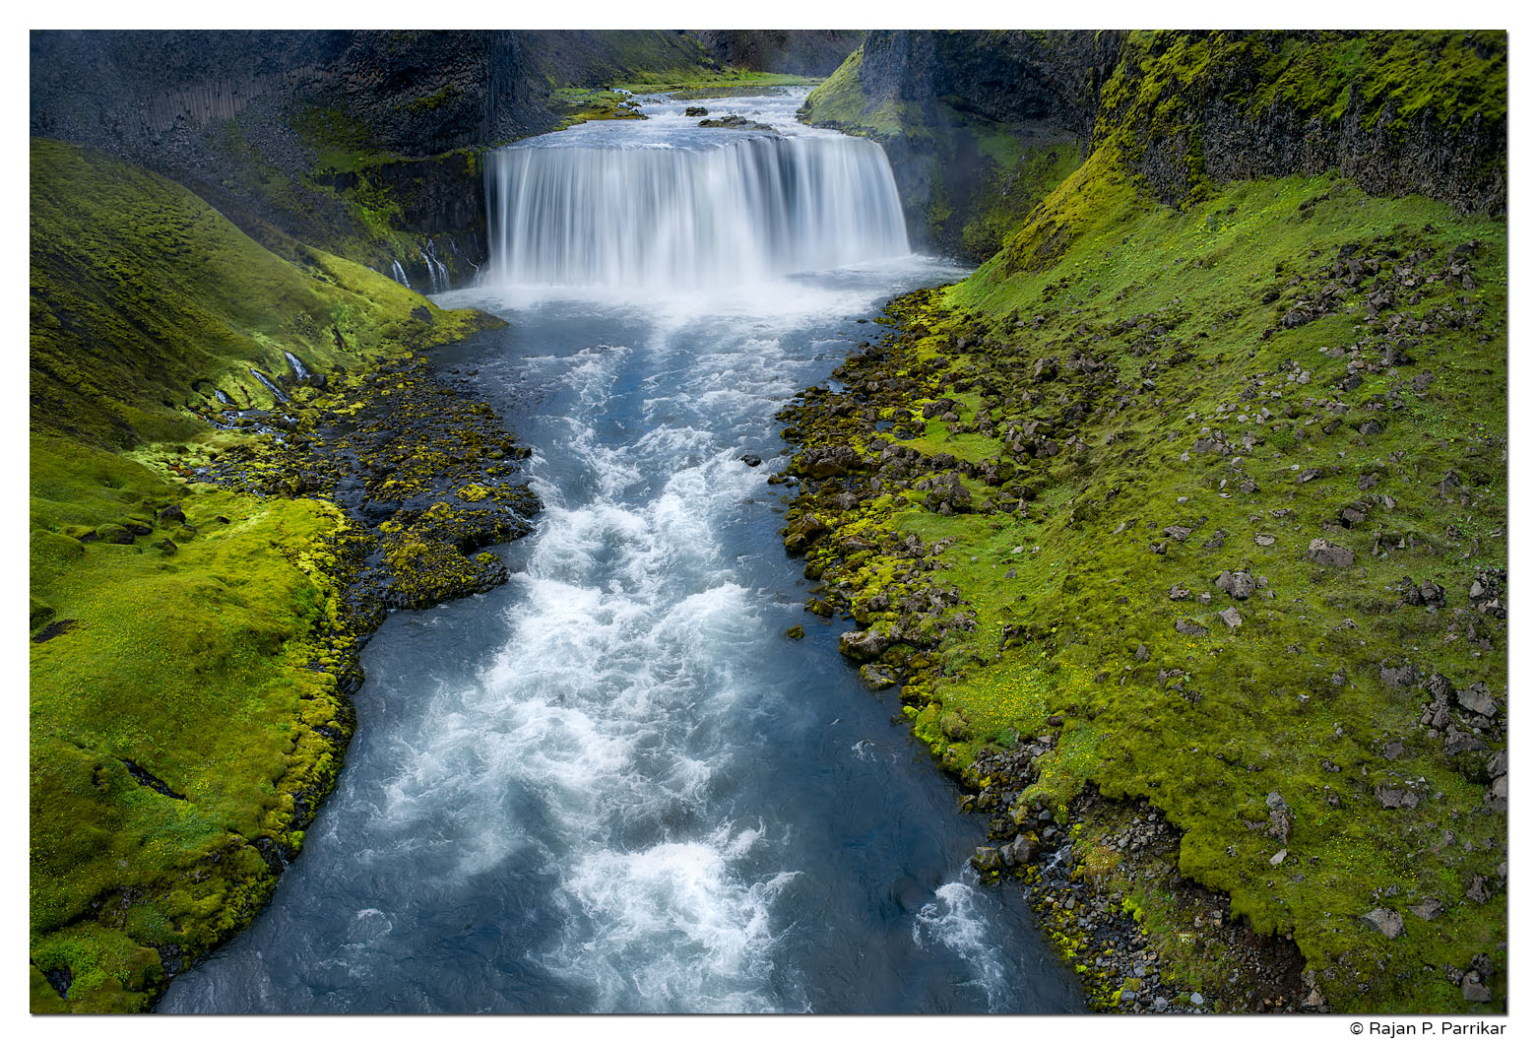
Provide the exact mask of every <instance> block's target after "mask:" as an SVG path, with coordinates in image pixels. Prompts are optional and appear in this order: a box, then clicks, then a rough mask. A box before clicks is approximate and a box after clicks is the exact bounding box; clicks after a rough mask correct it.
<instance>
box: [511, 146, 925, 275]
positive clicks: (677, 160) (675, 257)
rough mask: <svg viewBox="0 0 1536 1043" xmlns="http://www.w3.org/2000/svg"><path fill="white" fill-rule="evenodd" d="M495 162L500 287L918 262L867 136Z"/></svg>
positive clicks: (551, 153)
mask: <svg viewBox="0 0 1536 1043" xmlns="http://www.w3.org/2000/svg"><path fill="white" fill-rule="evenodd" d="M489 159H490V161H489V163H487V165H486V192H487V197H488V204H489V213H490V220H491V270H490V273H489V275H488V280H489V281H492V282H504V283H533V284H551V283H553V284H565V285H605V286H624V285H630V286H664V287H673V288H676V287H683V288H687V287H694V286H707V285H720V284H731V283H742V282H751V281H755V280H759V279H763V278H768V277H773V276H778V275H785V274H788V273H791V272H801V271H820V270H823V269H827V268H835V267H838V266H841V265H845V264H851V263H854V262H858V261H871V260H878V259H882V258H889V257H899V256H905V255H906V254H908V253H909V252H910V250H909V248H908V246H907V233H906V223H905V221H904V220H903V218H902V213H901V203H900V201H899V200H898V199H897V195H896V183H895V180H894V179H893V178H892V176H891V168H890V164H889V163H888V162H887V161H886V158H885V153H884V151H883V150H881V148H880V146H879V145H876V144H875V143H873V142H870V141H865V140H862V139H859V138H845V137H819V136H804V137H795V136H786V137H778V136H772V137H770V136H742V137H737V138H734V140H730V141H727V142H723V143H720V144H704V145H702V146H699V147H694V146H692V145H689V146H683V147H676V146H665V147H629V148H601V147H587V146H582V147H559V146H553V147H551V146H532V147H514V148H510V149H504V150H502V151H499V152H495V153H492V154H491V155H490V157H489Z"/></svg>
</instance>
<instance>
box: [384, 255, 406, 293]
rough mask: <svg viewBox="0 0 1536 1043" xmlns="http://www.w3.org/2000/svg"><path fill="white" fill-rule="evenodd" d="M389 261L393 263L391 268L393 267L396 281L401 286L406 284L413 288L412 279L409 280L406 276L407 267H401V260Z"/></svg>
mask: <svg viewBox="0 0 1536 1043" xmlns="http://www.w3.org/2000/svg"><path fill="white" fill-rule="evenodd" d="M389 263H390V265H391V268H392V271H393V274H394V277H395V282H397V283H399V284H400V285H401V286H404V287H405V288H406V289H407V290H409V289H410V288H411V280H409V279H407V278H406V277H405V269H404V268H402V267H400V262H399V261H390V262H389Z"/></svg>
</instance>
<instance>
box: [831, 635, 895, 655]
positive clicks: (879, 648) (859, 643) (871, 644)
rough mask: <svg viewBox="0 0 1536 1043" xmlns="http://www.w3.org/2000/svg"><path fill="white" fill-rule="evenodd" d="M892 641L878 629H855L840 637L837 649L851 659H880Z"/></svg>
mask: <svg viewBox="0 0 1536 1043" xmlns="http://www.w3.org/2000/svg"><path fill="white" fill-rule="evenodd" d="M892 643H893V642H892V640H891V638H890V637H888V636H887V635H885V634H882V633H880V632H878V631H874V630H853V631H849V632H848V633H846V634H843V635H842V636H841V637H839V638H838V641H837V650H838V651H839V652H841V653H842V654H843V655H845V656H847V657H848V658H849V659H856V660H867V659H878V658H879V657H880V654H881V653H883V652H884V651H885V650H886V649H887V648H889V647H891V644H892Z"/></svg>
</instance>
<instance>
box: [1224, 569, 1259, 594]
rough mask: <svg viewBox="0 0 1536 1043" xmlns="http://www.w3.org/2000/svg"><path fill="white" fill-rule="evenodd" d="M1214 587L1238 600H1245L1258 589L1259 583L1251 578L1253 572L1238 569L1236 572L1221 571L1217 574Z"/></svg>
mask: <svg viewBox="0 0 1536 1043" xmlns="http://www.w3.org/2000/svg"><path fill="white" fill-rule="evenodd" d="M1216 589H1217V590H1220V591H1224V592H1226V593H1227V594H1230V595H1231V596H1232V597H1234V598H1236V599H1237V600H1238V601H1246V600H1248V599H1249V598H1250V597H1252V596H1253V594H1254V592H1255V591H1257V590H1258V589H1259V584H1258V581H1257V580H1255V579H1254V578H1253V573H1251V572H1249V571H1248V570H1247V569H1239V570H1238V571H1236V572H1226V571H1223V572H1222V574H1221V575H1220V576H1217V577H1216Z"/></svg>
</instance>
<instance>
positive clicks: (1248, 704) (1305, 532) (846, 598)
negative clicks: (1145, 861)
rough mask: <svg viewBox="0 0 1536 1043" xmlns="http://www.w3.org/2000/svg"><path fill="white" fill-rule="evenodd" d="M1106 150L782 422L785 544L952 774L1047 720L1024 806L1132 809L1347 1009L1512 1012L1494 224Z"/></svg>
mask: <svg viewBox="0 0 1536 1043" xmlns="http://www.w3.org/2000/svg"><path fill="white" fill-rule="evenodd" d="M1165 90H1166V88H1165ZM1168 96H1171V97H1173V98H1174V99H1176V98H1177V97H1178V96H1179V95H1178V92H1176V91H1175V92H1171V95H1168ZM1169 104H1177V102H1176V100H1175V101H1170V102H1169ZM1107 137H1108V140H1106V141H1104V142H1103V143H1102V144H1101V146H1100V147H1099V148H1098V149H1097V150H1096V151H1095V152H1094V154H1093V155H1092V156H1090V157H1089V159H1088V160H1087V161H1086V162H1085V163H1084V164H1083V166H1082V167H1081V168H1079V169H1078V170H1077V171H1076V172H1075V173H1073V174H1072V175H1071V176H1070V177H1068V178H1067V179H1066V180H1065V181H1064V182H1063V183H1062V184H1061V186H1060V187H1059V188H1057V189H1056V191H1055V192H1054V193H1052V194H1051V195H1050V196H1049V197H1048V198H1046V199H1045V200H1044V201H1043V202H1042V204H1041V205H1040V207H1039V208H1038V209H1037V210H1036V211H1035V212H1034V213H1033V214H1032V215H1031V217H1030V219H1029V221H1028V223H1027V224H1026V225H1025V226H1024V227H1023V228H1022V229H1021V230H1020V231H1019V232H1018V234H1016V235H1015V236H1014V237H1013V238H1012V239H1011V240H1010V241H1009V242H1008V243H1007V245H1006V246H1005V248H1004V249H1003V250H1002V251H1000V252H999V254H998V255H997V256H996V257H994V258H993V259H992V260H991V261H989V262H988V263H987V264H985V265H983V266H982V268H981V269H980V270H979V271H978V272H977V273H976V274H975V275H973V276H972V277H971V278H970V279H968V280H966V281H965V282H963V283H960V284H958V285H957V286H955V287H952V288H950V289H948V290H946V291H942V292H938V293H934V294H932V295H921V294H920V295H916V296H914V297H911V298H908V299H905V300H904V301H901V302H898V305H897V306H896V307H895V308H894V310H893V319H894V321H895V322H896V324H897V327H898V328H897V330H896V332H895V333H894V334H893V335H892V337H891V339H890V340H889V341H888V343H887V344H885V345H883V346H879V347H877V348H875V349H871V350H870V351H868V352H866V353H865V354H863V355H860V356H855V357H854V358H853V359H851V360H850V362H849V363H848V364H847V365H845V367H844V368H843V370H842V371H841V372H840V374H839V376H840V378H841V379H842V380H843V382H844V383H845V384H846V385H847V390H846V391H844V392H843V393H840V394H829V393H821V392H818V393H816V394H814V395H811V396H808V398H807V402H806V404H805V405H802V406H797V407H795V408H794V409H792V410H790V411H789V412H788V413H787V418H788V419H790V420H791V421H792V422H793V424H794V428H793V430H792V431H791V435H792V437H794V438H795V439H796V440H798V441H800V442H801V443H802V444H803V445H804V446H805V447H806V449H805V450H804V451H803V452H802V454H801V455H799V456H797V458H796V462H795V463H794V464H792V465H791V473H792V474H793V475H796V476H797V477H798V478H799V479H800V480H801V481H802V483H803V485H802V488H803V489H804V490H805V491H804V492H803V493H802V498H801V500H800V501H798V503H797V506H796V508H795V509H793V510H792V511H791V512H790V516H789V518H790V527H789V530H788V535H789V541H790V543H791V544H792V545H793V546H794V547H795V548H796V549H802V550H804V551H805V553H806V554H807V558H808V565H807V574H808V575H811V576H813V577H817V578H821V579H823V580H824V581H825V582H826V584H827V586H826V587H825V588H824V589H823V590H822V591H821V592H820V595H819V597H820V600H819V602H818V604H819V605H821V606H822V607H823V608H825V607H826V606H828V605H830V606H835V607H838V608H842V609H844V610H846V611H847V612H848V614H849V615H850V616H851V618H853V619H854V620H855V621H856V622H857V623H858V624H859V625H860V627H861V630H860V631H859V632H858V633H857V634H855V635H852V636H851V638H850V640H849V641H847V642H845V647H846V649H847V651H848V652H849V654H850V655H851V656H853V657H854V658H856V659H859V660H873V663H871V664H869V665H866V666H865V667H864V671H865V673H866V676H867V677H870V678H871V679H872V680H873V681H874V682H875V683H889V680H886V681H884V682H882V681H881V675H883V676H884V677H885V678H888V679H900V680H902V681H903V682H905V687H904V689H903V698H904V700H906V701H907V702H908V703H909V708H910V710H911V712H912V713H913V715H914V717H915V722H914V723H915V727H916V729H917V732H918V734H919V735H920V736H921V737H923V738H924V739H925V740H926V741H928V742H930V743H931V744H932V745H933V747H934V749H935V752H936V753H937V754H939V755H941V756H942V757H943V758H944V761H945V763H946V764H948V765H949V766H950V767H952V768H953V769H955V770H957V771H964V770H966V768H967V765H969V764H970V763H971V760H972V758H973V757H974V756H975V754H976V751H977V750H978V749H980V748H981V747H983V746H985V745H987V744H998V745H1002V746H1005V747H1006V746H1011V745H1012V744H1014V743H1015V742H1016V741H1018V737H1019V736H1025V737H1028V736H1035V735H1038V734H1042V733H1046V734H1049V735H1050V736H1051V739H1052V741H1051V742H1050V743H1048V744H1047V746H1048V751H1047V752H1046V753H1045V754H1043V755H1042V756H1041V757H1040V758H1039V759H1038V760H1037V761H1036V764H1037V766H1038V769H1039V777H1038V781H1037V782H1035V783H1034V785H1032V786H1031V787H1030V788H1029V789H1028V790H1026V791H1024V792H1023V793H1021V794H1014V795H1013V797H1012V799H1014V800H1015V801H1016V805H1015V806H1016V807H1017V808H1019V809H1021V810H1022V809H1028V808H1038V807H1046V808H1053V809H1056V811H1057V813H1058V814H1060V813H1061V812H1063V811H1065V810H1066V809H1067V807H1068V805H1069V803H1070V802H1071V801H1072V799H1073V797H1074V796H1075V795H1077V794H1078V793H1080V792H1081V791H1082V790H1083V789H1084V788H1085V787H1088V786H1094V787H1097V788H1098V789H1100V790H1102V791H1103V792H1104V793H1105V794H1106V795H1109V796H1115V797H1136V798H1144V799H1145V800H1146V801H1148V802H1149V803H1150V804H1151V805H1152V806H1154V807H1156V808H1157V809H1159V810H1160V812H1161V813H1163V814H1165V815H1166V816H1167V818H1168V820H1169V821H1171V822H1173V823H1174V824H1175V825H1177V826H1178V827H1179V828H1180V829H1182V830H1183V839H1182V841H1181V843H1180V845H1179V849H1178V856H1177V866H1176V867H1170V868H1176V869H1177V874H1176V875H1182V877H1185V878H1190V879H1193V880H1196V881H1199V882H1200V883H1203V884H1205V885H1207V886H1209V887H1211V888H1214V889H1217V890H1220V891H1224V892H1227V893H1228V894H1230V896H1231V909H1232V911H1233V912H1234V913H1236V914H1239V915H1241V916H1242V917H1243V918H1245V921H1246V922H1247V923H1248V924H1249V925H1250V926H1252V928H1253V929H1254V930H1255V931H1257V932H1259V933H1261V934H1267V933H1271V932H1275V933H1278V934H1280V935H1283V936H1285V937H1288V938H1292V939H1294V941H1295V943H1296V944H1297V945H1298V946H1299V947H1300V950H1301V953H1302V954H1303V955H1304V957H1305V958H1306V960H1307V964H1308V970H1309V972H1310V974H1311V981H1312V982H1313V983H1315V986H1316V988H1317V989H1318V990H1319V992H1320V995H1321V996H1322V997H1324V999H1325V1001H1326V1002H1327V1004H1329V1005H1330V1006H1331V1007H1332V1009H1335V1010H1378V1011H1407V1010H1424V1011H1458V1010H1469V1011H1470V1010H1485V1011H1486V1010H1488V1009H1490V1008H1489V1006H1488V1005H1487V1004H1488V1001H1487V1000H1486V999H1482V998H1480V997H1481V996H1483V995H1485V994H1484V993H1483V992H1482V990H1484V989H1491V993H1492V1003H1493V1004H1494V1005H1495V1006H1502V1005H1503V1004H1504V1003H1505V997H1506V996H1507V985H1506V979H1505V977H1504V972H1505V953H1504V945H1505V942H1506V938H1507V933H1506V912H1505V909H1506V905H1505V896H1504V891H1503V881H1504V878H1505V875H1506V872H1507V863H1506V858H1507V855H1506V853H1505V852H1506V848H1505V844H1506V817H1505V812H1504V807H1505V798H1504V796H1503V792H1504V791H1503V786H1504V785H1505V783H1501V782H1500V781H1499V778H1500V776H1501V775H1502V774H1503V772H1504V770H1505V765H1506V763H1507V762H1506V761H1505V760H1504V758H1503V756H1502V754H1501V752H1500V751H1501V750H1502V748H1503V746H1504V717H1503V713H1504V705H1505V702H1506V700H1507V698H1508V687H1507V684H1506V677H1505V670H1506V655H1507V632H1506V625H1505V622H1504V619H1503V607H1502V602H1501V600H1500V599H1501V598H1502V585H1503V569H1504V567H1505V565H1506V562H1507V550H1506V542H1505V534H1506V532H1507V515H1506V503H1507V470H1506V468H1507V461H1506V449H1505V432H1506V430H1507V416H1506V407H1505V396H1506V384H1505V380H1506V376H1505V375H1506V372H1507V357H1506V353H1507V342H1506V336H1507V334H1506V327H1505V319H1504V316H1505V313H1506V307H1507V300H1506V285H1507V283H1506V279H1507V276H1506V270H1505V244H1506V232H1505V226H1504V224H1503V222H1502V221H1500V220H1496V219H1490V218H1484V217H1475V216H1473V217H1468V216H1463V215H1459V214H1458V213H1456V212H1455V211H1454V210H1453V209H1451V207H1449V206H1447V205H1445V204H1442V203H1438V202H1433V201H1430V200H1427V199H1424V198H1422V197H1418V196H1407V197H1403V198H1396V199H1383V198H1378V197H1372V196H1368V195H1366V194H1364V193H1363V192H1361V191H1360V189H1359V188H1357V187H1355V186H1354V185H1352V184H1350V183H1349V182H1347V181H1344V180H1341V179H1338V178H1336V177H1333V176H1313V177H1305V176H1293V177H1288V178H1283V179H1265V180H1251V181H1242V180H1239V181H1231V182H1225V183H1216V182H1207V183H1206V185H1205V186H1204V189H1203V191H1202V193H1200V194H1197V195H1193V196H1187V197H1186V198H1185V200H1184V205H1183V207H1182V208H1180V209H1173V208H1170V207H1168V206H1165V205H1164V204H1162V203H1160V202H1158V201H1156V199H1155V198H1153V197H1152V196H1153V194H1152V193H1151V192H1150V191H1149V188H1150V187H1151V185H1150V184H1149V181H1148V179H1147V178H1146V176H1145V175H1144V174H1143V173H1142V172H1141V171H1139V170H1138V169H1136V167H1135V165H1134V164H1133V163H1132V162H1131V161H1130V160H1128V159H1127V158H1126V156H1125V155H1124V153H1123V152H1122V148H1121V146H1122V144H1123V143H1122V142H1121V141H1120V140H1119V138H1118V136H1116V135H1115V134H1111V135H1108V136H1107ZM892 439H894V441H892ZM829 447H847V448H850V449H852V450H853V451H854V453H855V454H857V455H855V456H852V457H845V458H842V459H840V460H839V462H838V463H837V465H836V466H827V465H826V463H825V461H826V460H828V459H831V457H828V456H826V453H827V450H828V448H829ZM914 451H915V455H914ZM914 478H917V479H918V480H917V481H915V482H914V480H913V479H914ZM808 519H810V520H808ZM1319 540H1320V541H1324V542H1323V544H1321V545H1319V544H1317V543H1315V542H1314V541H1319ZM1335 548H1342V549H1341V550H1335ZM1224 574H1225V576H1224ZM1239 574H1241V575H1240V576H1239ZM1234 576H1239V578H1238V579H1237V581H1236V582H1234V580H1233V577H1234ZM1234 590H1235V591H1238V592H1239V593H1233V592H1232V591H1234ZM1224 612H1225V613H1228V615H1227V616H1226V617H1225V618H1224V617H1223V615H1222V613H1224ZM1409 667H1411V668H1412V669H1409ZM1272 795H1274V796H1272ZM1030 815H1032V812H1031V813H1030V814H1026V815H1020V816H1019V817H1018V818H1017V819H1016V821H1023V820H1026V819H1028V818H1030ZM1004 819H1005V820H1006V819H1007V816H1004ZM1012 828H1015V829H1016V828H1018V827H1017V826H1014V827H1012ZM1103 832H1104V831H1103V830H1090V831H1089V833H1088V835H1087V839H1085V840H1084V843H1092V841H1093V838H1094V837H1095V836H1097V835H1098V834H1100V833H1103ZM1115 886H1116V887H1117V888H1120V887H1123V888H1126V889H1128V890H1127V897H1128V898H1133V899H1135V900H1137V901H1140V902H1141V904H1142V905H1143V906H1145V907H1146V908H1153V909H1164V908H1168V907H1169V902H1168V901H1167V896H1166V895H1165V894H1163V893H1162V892H1161V891H1159V890H1158V888H1159V887H1165V886H1166V885H1165V884H1163V883H1159V882H1154V883H1148V882H1146V881H1124V880H1116V881H1115ZM1138 887H1139V888H1141V889H1142V891H1141V892H1138V891H1137V890H1136V888H1138ZM1378 910H1379V911H1381V912H1378ZM1368 914H1369V915H1371V916H1373V917H1374V918H1375V919H1374V920H1373V919H1366V917H1367V916H1368ZM1399 916H1400V917H1401V921H1396V922H1398V923H1401V924H1402V929H1401V930H1397V929H1396V926H1395V923H1394V922H1393V918H1394V917H1399ZM1381 922H1387V925H1386V929H1385V930H1384V929H1383V928H1382V926H1381V925H1380V924H1381ZM1158 924H1161V927H1160V928H1158V929H1159V930H1160V931H1161V934H1160V935H1158V936H1157V944H1158V945H1159V946H1160V947H1164V948H1165V949H1166V951H1167V953H1169V954H1172V955H1175V956H1177V955H1178V953H1179V951H1180V948H1179V947H1180V945H1181V944H1183V943H1182V942H1181V940H1180V939H1181V938H1188V937H1190V936H1191V935H1189V934H1187V933H1185V934H1181V933H1180V932H1181V931H1182V932H1188V931H1189V927H1188V925H1183V926H1174V925H1173V921H1172V920H1166V919H1164V920H1156V922H1155V923H1154V924H1153V925H1152V926H1153V927H1154V928H1157V925H1158ZM1170 962H1171V963H1172V964H1173V965H1182V966H1183V967H1184V969H1185V971H1186V973H1197V972H1198V969H1199V968H1201V967H1205V968H1209V967H1211V966H1218V965H1219V964H1220V950H1219V947H1217V948H1214V949H1212V950H1211V951H1209V952H1202V954H1201V959H1200V960H1196V961H1191V960H1188V959H1183V958H1179V959H1174V960H1172V961H1170ZM1469 972H1475V974H1476V977H1470V976H1469ZM1479 978H1480V979H1481V981H1479V980H1478V979H1479ZM1214 984H1215V985H1219V984H1220V983H1219V982H1216V983H1214ZM1209 987H1211V986H1208V988H1209ZM1227 1002H1229V1003H1235V1004H1240V1003H1241V1002H1242V998H1241V996H1238V997H1228V998H1227Z"/></svg>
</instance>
